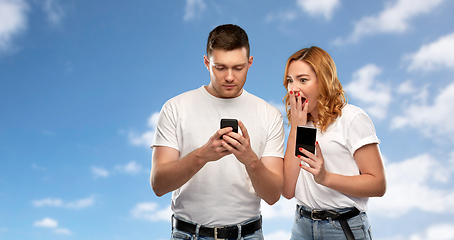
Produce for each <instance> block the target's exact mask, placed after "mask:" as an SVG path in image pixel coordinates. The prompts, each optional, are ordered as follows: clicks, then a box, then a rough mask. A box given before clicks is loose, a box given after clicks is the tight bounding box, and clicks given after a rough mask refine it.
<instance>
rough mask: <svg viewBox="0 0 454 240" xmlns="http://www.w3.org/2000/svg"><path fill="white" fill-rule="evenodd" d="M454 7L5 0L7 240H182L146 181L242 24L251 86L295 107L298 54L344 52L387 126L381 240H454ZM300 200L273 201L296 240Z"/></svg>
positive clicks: (0, 185) (347, 79)
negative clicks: (224, 34)
mask: <svg viewBox="0 0 454 240" xmlns="http://www.w3.org/2000/svg"><path fill="white" fill-rule="evenodd" d="M453 10H454V2H453V1H448V0H389V1H371V0H368V1H343V0H318V1H317V0H293V1H276V0H265V1H257V0H249V1H239V0H232V1H221V2H220V1H214V0H186V1H184V0H180V1H145V0H130V1H127V2H126V1H72V0H67V1H61V0H0V101H1V105H0V116H1V117H0V239H8V240H9V239H14V240H22V239H27V240H29V239H46V240H53V239H68V240H70V239H77V240H80V239H84V240H85V239H86V240H100V239H112V240H115V239H137V240H141V239H153V240H154V239H157V240H160V239H169V236H170V214H171V213H170V207H169V205H170V194H167V195H165V196H163V197H161V198H158V197H156V196H155V195H154V194H153V192H152V190H151V188H150V184H149V172H150V167H151V151H152V150H151V149H150V148H149V145H150V143H151V140H152V138H153V134H154V129H155V124H156V117H157V114H158V112H159V111H160V108H161V106H162V104H164V102H165V101H167V100H168V99H169V98H171V97H173V96H175V95H177V94H180V93H182V92H185V91H187V90H191V89H195V88H198V87H200V86H202V85H206V84H208V83H209V75H208V71H207V70H206V68H205V66H204V65H203V55H204V54H205V46H206V38H207V36H208V33H209V32H210V31H211V30H212V29H213V28H214V27H215V26H217V25H219V24H224V23H234V24H238V25H240V26H241V27H243V28H244V29H245V30H246V31H247V32H248V34H249V38H250V43H251V54H252V55H253V56H254V63H253V65H252V67H251V69H250V70H249V75H248V80H247V82H246V85H245V88H246V90H248V91H249V92H251V93H253V94H255V95H257V96H259V97H261V98H263V99H265V100H266V101H268V102H270V103H272V104H273V105H274V106H276V107H278V108H280V109H281V110H282V111H283V104H282V101H281V99H282V97H283V96H284V94H285V89H284V87H283V86H282V81H283V70H284V66H285V62H286V59H287V58H288V57H289V56H290V55H291V54H292V53H293V52H295V51H297V50H299V49H301V48H304V47H308V46H312V45H316V46H319V47H322V48H324V49H325V50H326V51H327V52H328V53H330V54H331V56H332V57H333V59H334V61H335V62H336V64H337V67H338V75H339V78H340V80H341V82H342V84H343V86H344V87H345V89H346V91H347V93H348V97H349V102H350V103H351V104H354V105H357V106H359V107H361V108H363V109H364V110H366V111H367V112H368V113H369V115H370V116H371V118H372V120H373V121H374V124H375V127H376V130H377V135H378V137H379V138H380V139H381V141H382V142H381V144H380V148H381V150H382V154H383V157H384V159H385V166H386V170H387V177H388V182H389V183H388V191H387V193H386V195H385V196H384V197H382V198H372V199H371V201H370V211H369V217H370V221H371V223H372V231H373V235H374V239H379V240H423V239H424V240H427V239H454V220H453V215H454V210H453V209H454V181H453V180H454V148H453V147H454V137H453V136H454V127H453V126H454V125H453V124H452V119H453V118H454V106H453V104H452V102H454V74H453V70H454V25H453V24H452V23H453V22H454V15H453V14H452V11H453ZM294 204H295V202H294V200H285V199H281V200H280V201H279V202H278V203H277V204H275V205H274V206H272V207H270V206H267V205H266V204H265V203H263V217H264V233H265V237H266V239H267V240H276V239H288V237H289V236H290V231H291V227H292V219H293V214H294Z"/></svg>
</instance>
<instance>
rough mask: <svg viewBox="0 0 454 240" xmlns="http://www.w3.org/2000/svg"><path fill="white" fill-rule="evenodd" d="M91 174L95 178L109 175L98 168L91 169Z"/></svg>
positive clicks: (106, 171)
mask: <svg viewBox="0 0 454 240" xmlns="http://www.w3.org/2000/svg"><path fill="white" fill-rule="evenodd" d="M91 173H92V174H93V176H94V177H95V178H99V177H108V176H109V175H110V173H109V171H108V170H106V169H104V168H100V167H91Z"/></svg>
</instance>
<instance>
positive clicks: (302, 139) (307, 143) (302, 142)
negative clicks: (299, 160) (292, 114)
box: [295, 126, 317, 157]
mask: <svg viewBox="0 0 454 240" xmlns="http://www.w3.org/2000/svg"><path fill="white" fill-rule="evenodd" d="M316 137H317V129H316V128H313V127H306V126H298V127H297V129H296V146H295V156H298V155H301V156H304V157H307V156H306V155H304V154H303V153H302V152H300V151H299V150H298V149H299V148H300V147H302V148H304V149H306V150H308V151H309V152H311V153H314V154H315V139H316Z"/></svg>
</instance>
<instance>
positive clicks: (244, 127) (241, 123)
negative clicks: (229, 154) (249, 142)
mask: <svg viewBox="0 0 454 240" xmlns="http://www.w3.org/2000/svg"><path fill="white" fill-rule="evenodd" d="M238 126H239V127H240V129H241V133H242V134H243V137H244V138H246V139H249V133H248V132H247V129H246V126H244V124H243V122H242V121H238Z"/></svg>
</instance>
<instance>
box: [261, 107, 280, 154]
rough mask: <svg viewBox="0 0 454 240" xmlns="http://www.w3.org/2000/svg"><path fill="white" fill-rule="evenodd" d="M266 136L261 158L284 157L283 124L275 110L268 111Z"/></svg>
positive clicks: (277, 111)
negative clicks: (268, 118)
mask: <svg viewBox="0 0 454 240" xmlns="http://www.w3.org/2000/svg"><path fill="white" fill-rule="evenodd" d="M270 116H271V117H270V121H269V123H268V124H269V126H268V136H267V142H266V146H265V151H264V153H263V156H262V157H280V158H283V157H284V138H285V132H284V123H283V120H282V114H281V113H280V112H279V110H277V109H274V108H273V109H272V111H270Z"/></svg>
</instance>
